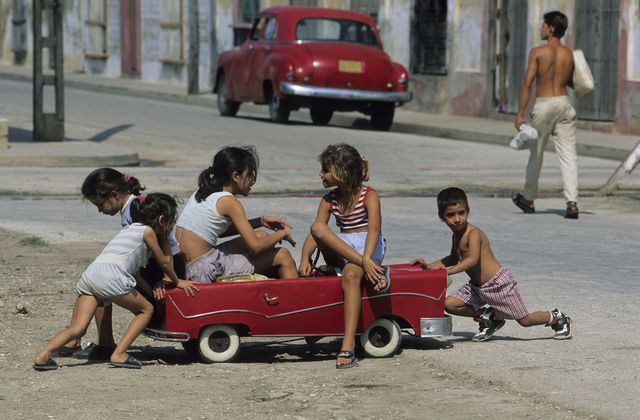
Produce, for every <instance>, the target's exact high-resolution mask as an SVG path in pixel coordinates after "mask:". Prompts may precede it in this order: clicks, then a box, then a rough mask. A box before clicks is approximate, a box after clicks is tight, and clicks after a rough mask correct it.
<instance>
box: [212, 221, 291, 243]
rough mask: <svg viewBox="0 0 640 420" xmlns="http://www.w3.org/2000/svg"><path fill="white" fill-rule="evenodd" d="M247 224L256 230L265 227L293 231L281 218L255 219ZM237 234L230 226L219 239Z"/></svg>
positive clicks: (233, 226) (235, 229)
mask: <svg viewBox="0 0 640 420" xmlns="http://www.w3.org/2000/svg"><path fill="white" fill-rule="evenodd" d="M249 224H250V225H251V228H253V229H257V228H260V227H265V228H267V229H271V230H282V229H286V228H289V229H293V226H291V225H290V224H289V223H287V221H286V220H284V219H283V218H281V217H275V216H260V217H256V218H253V219H250V220H249ZM238 234H239V232H238V229H237V228H236V226H235V225H233V224H232V225H230V226H229V228H227V230H226V231H225V232H224V233H222V234H221V235H220V237H221V238H224V237H227V236H233V235H238Z"/></svg>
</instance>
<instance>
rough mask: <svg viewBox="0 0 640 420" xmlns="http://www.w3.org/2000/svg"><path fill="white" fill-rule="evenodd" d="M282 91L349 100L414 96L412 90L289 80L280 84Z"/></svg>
mask: <svg viewBox="0 0 640 420" xmlns="http://www.w3.org/2000/svg"><path fill="white" fill-rule="evenodd" d="M280 91H282V93H284V94H286V95H295V96H307V97H312V98H328V99H343V100H348V101H372V102H408V101H410V100H411V98H412V97H413V95H412V93H411V92H377V91H372V90H355V89H336V88H328V87H318V86H303V85H296V84H294V83H289V82H282V83H281V84H280Z"/></svg>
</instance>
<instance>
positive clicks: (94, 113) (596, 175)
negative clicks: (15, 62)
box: [0, 80, 640, 196]
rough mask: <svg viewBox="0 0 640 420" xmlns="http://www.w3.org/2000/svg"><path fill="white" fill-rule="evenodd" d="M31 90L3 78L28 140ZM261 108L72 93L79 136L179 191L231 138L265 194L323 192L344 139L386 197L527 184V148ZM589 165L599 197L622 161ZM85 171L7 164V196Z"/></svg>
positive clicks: (554, 186)
mask: <svg viewBox="0 0 640 420" xmlns="http://www.w3.org/2000/svg"><path fill="white" fill-rule="evenodd" d="M30 92H31V91H30V86H29V85H28V84H25V83H17V82H9V81H4V80H0V94H1V96H2V98H3V99H2V102H1V103H0V114H4V115H6V116H7V118H8V119H9V121H10V122H11V127H13V129H12V132H13V134H14V137H15V136H18V139H19V138H20V135H21V136H22V138H25V137H27V138H29V137H30V133H26V132H25V131H28V130H31V127H32V124H31V100H30V97H31V96H30V95H31V94H30ZM260 110H262V111H263V113H256V114H252V113H247V112H244V113H243V114H242V115H243V116H242V117H239V118H222V117H219V116H218V115H217V112H215V111H214V110H212V109H211V108H205V107H198V106H185V105H180V104H174V103H166V102H157V101H152V100H146V99H137V98H132V97H122V96H114V95H107V94H99V93H95V92H87V91H80V90H74V89H67V90H66V113H67V117H66V118H67V120H66V121H67V124H66V132H67V136H68V137H69V138H73V139H77V140H78V141H84V142H87V141H89V142H93V143H98V144H101V145H109V146H114V147H116V146H117V147H118V148H121V149H127V150H131V151H134V152H137V153H138V154H139V155H140V157H141V159H143V160H144V163H145V165H151V167H145V168H136V169H135V171H134V172H135V174H136V175H140V178H141V179H142V180H143V181H144V182H146V183H147V184H148V185H149V186H150V188H165V189H166V188H169V189H171V192H184V193H186V192H187V191H190V190H191V189H192V186H193V182H194V181H193V180H194V179H195V178H196V176H197V174H198V172H199V171H200V170H201V169H202V168H204V167H206V166H208V165H209V163H210V160H211V158H212V156H213V154H214V153H215V151H216V150H217V149H218V148H220V147H221V146H224V145H228V144H254V145H256V147H257V149H258V151H259V154H260V158H261V172H260V179H259V180H258V183H257V185H256V188H255V190H254V191H255V192H257V193H287V192H295V193H306V192H310V191H315V192H317V191H319V190H320V189H321V185H320V182H319V180H318V176H317V173H318V170H319V167H318V163H317V161H316V156H317V155H318V154H319V153H320V152H321V151H322V149H323V148H324V146H326V145H327V144H330V143H335V142H339V141H347V142H349V143H351V144H353V145H354V146H356V147H357V148H358V149H359V150H360V151H361V152H362V153H363V154H365V155H367V156H368V157H369V159H370V162H371V168H372V179H371V181H372V184H373V185H374V186H375V187H376V188H377V189H378V190H380V191H381V192H382V193H383V194H397V193H403V194H424V193H433V192H437V191H438V190H439V189H441V188H443V187H446V186H448V185H450V184H452V183H455V184H458V185H461V186H463V187H465V188H467V189H469V190H473V191H476V192H478V193H483V194H498V195H505V196H506V195H510V194H511V193H512V192H513V191H516V190H518V189H519V188H520V187H521V184H522V178H523V175H524V166H525V163H526V160H527V153H526V152H516V151H513V150H511V149H509V148H506V147H498V146H494V145H486V144H479V143H472V142H463V141H451V140H444V139H438V138H434V137H425V136H418V135H411V134H400V133H380V132H375V131H369V130H364V129H357V128H345V127H338V126H332V127H315V126H312V125H310V123H309V122H308V120H307V113H306V112H305V113H296V114H295V115H294V122H293V123H292V124H290V125H287V126H282V125H276V124H271V123H268V122H267V121H266V117H267V115H266V108H264V109H262V108H260ZM452 124H455V120H452ZM21 130H22V131H21ZM579 165H580V181H581V187H582V190H583V192H584V193H585V194H589V193H593V192H594V191H596V190H597V189H598V188H599V187H600V186H601V185H602V184H603V183H604V182H605V181H606V179H607V178H608V177H609V175H610V174H611V173H612V172H613V171H614V170H615V168H616V167H617V162H615V161H611V160H602V159H596V158H580V159H579ZM84 172H86V171H83V170H82V169H78V168H70V169H64V168H56V169H51V168H43V169H37V168H0V177H2V179H3V180H4V182H3V183H1V185H0V193H12V192H18V193H32V192H37V193H48V194H74V193H76V192H77V186H78V183H79V181H78V178H79V177H80V178H81V177H82V176H83V175H82V174H83V173H84ZM53 174H55V177H53ZM542 174H543V175H542V179H541V181H542V183H541V188H542V192H543V193H544V194H553V195H556V196H558V195H559V191H560V182H559V179H560V176H559V169H558V164H557V159H556V157H555V155H553V154H549V155H548V156H547V158H546V160H545V164H544V167H543V172H542ZM31 178H32V179H31ZM25 179H28V180H29V181H25ZM36 180H37V181H36ZM156 182H157V183H156ZM624 187H625V188H627V189H629V188H630V189H633V190H634V191H635V190H638V189H640V176H637V175H636V174H633V175H632V176H631V177H630V178H629V179H628V180H625V183H624Z"/></svg>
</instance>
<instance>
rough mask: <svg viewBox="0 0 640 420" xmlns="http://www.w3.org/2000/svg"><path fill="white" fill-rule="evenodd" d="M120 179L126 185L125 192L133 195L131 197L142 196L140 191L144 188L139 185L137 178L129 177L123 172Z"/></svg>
mask: <svg viewBox="0 0 640 420" xmlns="http://www.w3.org/2000/svg"><path fill="white" fill-rule="evenodd" d="M122 179H123V180H124V182H125V184H126V185H127V191H128V192H129V193H130V194H133V195H140V194H142V192H141V191H142V190H144V187H143V186H141V185H140V181H139V180H138V178H136V177H135V176H131V175H130V174H129V173H128V172H127V171H124V172H123V173H122Z"/></svg>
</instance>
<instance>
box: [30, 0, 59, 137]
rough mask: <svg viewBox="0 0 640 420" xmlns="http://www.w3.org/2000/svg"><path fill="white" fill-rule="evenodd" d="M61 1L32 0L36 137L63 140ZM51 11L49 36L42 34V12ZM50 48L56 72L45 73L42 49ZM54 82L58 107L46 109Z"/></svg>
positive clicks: (34, 132)
mask: <svg viewBox="0 0 640 420" xmlns="http://www.w3.org/2000/svg"><path fill="white" fill-rule="evenodd" d="M62 1H63V0H33V140H34V141H62V140H64V77H63V76H64V72H63V70H64V62H63V49H62V47H63V44H64V42H63V39H62ZM44 11H46V12H48V13H49V14H50V16H51V18H50V19H48V21H49V25H48V26H49V27H48V34H47V36H43V35H42V25H43V23H44V21H43V19H42V14H43V12H44ZM44 48H48V49H49V54H50V60H49V61H50V65H51V64H53V66H52V69H53V75H50V74H47V75H45V74H44V69H43V65H42V56H43V53H42V50H43V49H44ZM45 86H53V87H54V91H55V111H54V112H53V113H45V112H44V87H45Z"/></svg>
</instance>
